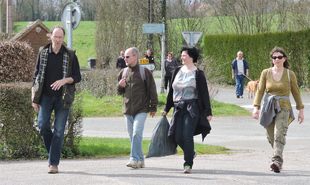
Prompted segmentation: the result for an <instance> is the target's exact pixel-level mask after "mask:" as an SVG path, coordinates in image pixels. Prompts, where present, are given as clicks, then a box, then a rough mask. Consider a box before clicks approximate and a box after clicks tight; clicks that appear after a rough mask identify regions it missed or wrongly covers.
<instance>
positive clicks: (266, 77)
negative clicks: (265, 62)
mask: <svg viewBox="0 0 310 185" xmlns="http://www.w3.org/2000/svg"><path fill="white" fill-rule="evenodd" d="M270 69H271V68H269V69H268V71H267V74H266V80H267V77H268V74H269V72H270Z"/></svg>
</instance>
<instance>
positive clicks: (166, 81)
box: [165, 76, 172, 90]
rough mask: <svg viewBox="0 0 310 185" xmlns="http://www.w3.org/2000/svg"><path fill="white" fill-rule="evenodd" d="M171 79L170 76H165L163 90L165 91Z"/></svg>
mask: <svg viewBox="0 0 310 185" xmlns="http://www.w3.org/2000/svg"><path fill="white" fill-rule="evenodd" d="M171 77H172V76H165V89H166V90H167V87H168V82H169V84H170V83H171Z"/></svg>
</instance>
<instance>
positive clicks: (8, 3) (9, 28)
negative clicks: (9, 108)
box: [6, 0, 13, 34]
mask: <svg viewBox="0 0 310 185" xmlns="http://www.w3.org/2000/svg"><path fill="white" fill-rule="evenodd" d="M12 31H13V29H12V0H7V1H6V33H7V34H12Z"/></svg>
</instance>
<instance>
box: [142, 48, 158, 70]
mask: <svg viewBox="0 0 310 185" xmlns="http://www.w3.org/2000/svg"><path fill="white" fill-rule="evenodd" d="M145 59H149V64H154V67H155V68H154V70H155V69H156V63H155V59H154V56H153V55H152V52H151V50H150V49H148V50H147V51H146V55H145Z"/></svg>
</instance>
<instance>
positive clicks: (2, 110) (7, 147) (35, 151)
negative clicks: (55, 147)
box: [0, 83, 43, 158]
mask: <svg viewBox="0 0 310 185" xmlns="http://www.w3.org/2000/svg"><path fill="white" fill-rule="evenodd" d="M30 88H31V84H30V83H17V84H15V83H14V84H0V102H1V104H0V123H1V124H0V145H2V148H1V150H2V151H1V152H0V155H1V154H2V156H0V157H1V158H4V157H8V158H33V157H37V155H40V154H39V153H40V152H39V151H40V147H41V146H42V144H43V142H42V141H41V137H40V135H39V132H38V131H37V129H36V127H35V125H34V120H35V111H34V109H33V108H32V102H31V99H30V97H31V91H30Z"/></svg>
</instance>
